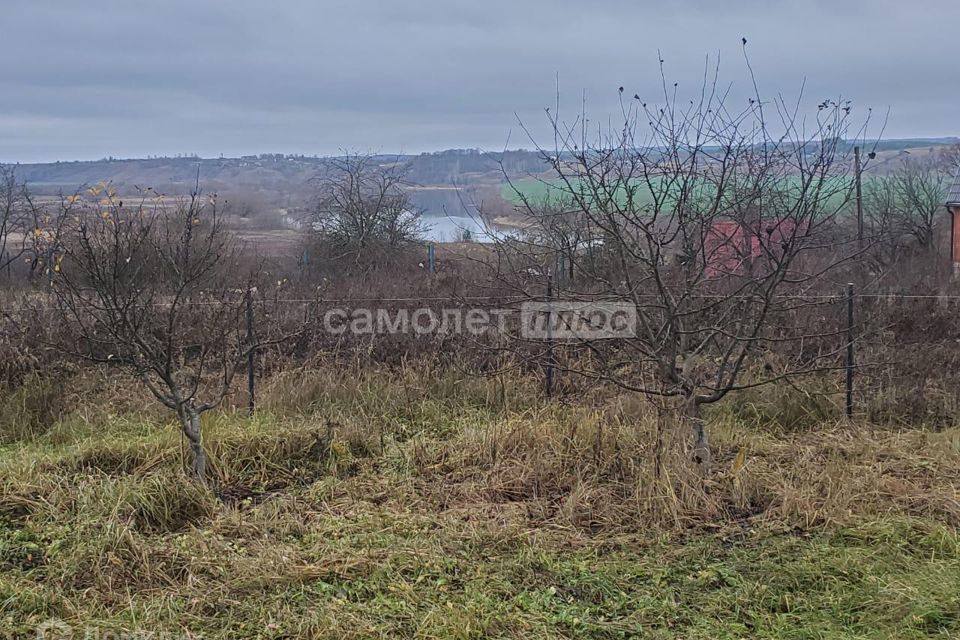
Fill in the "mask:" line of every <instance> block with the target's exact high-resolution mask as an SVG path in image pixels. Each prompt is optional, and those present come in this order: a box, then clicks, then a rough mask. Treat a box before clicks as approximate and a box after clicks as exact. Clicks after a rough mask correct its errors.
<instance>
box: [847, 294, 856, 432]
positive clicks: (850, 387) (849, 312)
mask: <svg viewBox="0 0 960 640" xmlns="http://www.w3.org/2000/svg"><path fill="white" fill-rule="evenodd" d="M853 367H854V360H853V283H852V282H848V283H847V419H850V418H852V417H853Z"/></svg>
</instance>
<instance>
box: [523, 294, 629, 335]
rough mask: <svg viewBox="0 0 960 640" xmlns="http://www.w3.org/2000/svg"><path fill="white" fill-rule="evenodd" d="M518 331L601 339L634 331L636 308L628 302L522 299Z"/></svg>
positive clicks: (528, 333) (526, 333)
mask: <svg viewBox="0 0 960 640" xmlns="http://www.w3.org/2000/svg"><path fill="white" fill-rule="evenodd" d="M520 335H521V336H522V337H524V338H528V339H531V340H551V339H552V340H563V341H580V340H604V339H614V338H631V337H634V336H636V335H637V309H636V307H634V306H633V305H632V304H631V303H629V302H583V301H578V300H557V301H554V302H524V303H523V304H521V305H520Z"/></svg>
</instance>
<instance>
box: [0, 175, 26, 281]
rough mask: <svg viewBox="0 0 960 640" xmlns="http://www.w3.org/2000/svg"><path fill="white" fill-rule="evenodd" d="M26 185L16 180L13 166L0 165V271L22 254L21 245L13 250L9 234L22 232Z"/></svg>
mask: <svg viewBox="0 0 960 640" xmlns="http://www.w3.org/2000/svg"><path fill="white" fill-rule="evenodd" d="M26 196H27V190H26V185H24V184H23V183H21V182H20V181H18V180H17V174H16V171H15V170H14V168H13V167H9V166H5V165H0V271H2V270H4V269H8V268H9V266H10V264H11V263H13V262H14V261H16V260H17V259H19V258H20V256H21V255H22V254H23V247H22V243H21V246H20V247H19V248H18V249H16V250H13V249H12V245H11V242H10V240H11V236H12V235H13V234H14V233H16V232H22V231H23V230H24V229H23V222H24V217H25V214H24V209H25V204H26V200H27V197H26Z"/></svg>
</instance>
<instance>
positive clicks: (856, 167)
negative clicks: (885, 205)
mask: <svg viewBox="0 0 960 640" xmlns="http://www.w3.org/2000/svg"><path fill="white" fill-rule="evenodd" d="M853 173H854V179H855V180H856V185H857V249H858V250H859V251H863V185H862V183H861V182H862V181H861V180H860V173H861V171H860V147H854V148H853Z"/></svg>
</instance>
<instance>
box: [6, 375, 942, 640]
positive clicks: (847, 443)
mask: <svg viewBox="0 0 960 640" xmlns="http://www.w3.org/2000/svg"><path fill="white" fill-rule="evenodd" d="M81 384H82V383H81ZM120 391H121V388H114V389H108V390H105V391H102V392H101V394H100V395H99V396H96V395H91V396H88V397H87V398H86V400H85V402H84V403H82V404H81V405H77V406H74V407H73V408H72V409H70V410H65V413H64V415H63V416H62V417H61V418H60V419H59V421H57V422H56V423H55V424H52V425H47V428H46V429H45V430H38V429H32V430H31V431H30V432H29V435H21V436H20V437H19V438H18V439H16V441H15V442H13V443H11V444H8V445H6V447H5V448H4V449H2V450H0V451H2V453H0V603H2V604H0V627H4V626H5V628H6V629H8V630H14V631H15V633H23V634H28V635H29V634H31V633H32V629H33V628H35V626H36V625H37V624H38V623H39V622H41V621H42V620H45V619H47V618H50V617H57V618H62V619H64V620H66V621H68V622H69V623H70V624H72V625H74V626H75V627H76V628H82V627H84V626H88V627H89V626H95V627H97V628H99V629H101V630H103V629H107V630H121V629H125V630H130V629H136V630H151V631H157V630H166V631H183V630H188V631H191V632H195V633H199V634H202V635H203V636H204V637H207V638H218V637H223V638H234V637H257V638H274V637H276V638H279V637H355V638H359V637H398V636H400V637H434V638H446V637H463V638H466V637H478V638H479V637H489V636H511V637H530V638H532V637H555V636H557V635H561V636H567V637H584V636H589V637H605V638H606V637H610V638H613V637H627V636H630V635H635V634H643V635H650V636H652V637H738V636H747V635H756V636H763V637H810V636H816V637H831V636H837V637H844V636H846V635H848V634H851V635H858V636H861V637H877V638H880V637H891V634H893V635H897V636H899V637H925V636H927V635H932V634H937V633H943V634H949V633H954V632H960V599H958V596H957V593H956V592H955V590H946V591H945V590H944V589H943V585H945V584H951V583H952V584H956V583H957V581H958V580H960V543H958V539H957V535H956V527H957V525H958V524H960V504H958V501H957V496H958V487H960V431H958V430H957V429H953V430H947V431H944V432H942V433H930V432H925V431H889V430H879V429H875V428H868V427H866V426H862V425H850V426H847V425H843V424H835V423H827V424H821V425H819V426H817V427H812V428H808V429H806V430H805V431H803V432H802V433H793V434H789V433H784V432H783V431H782V430H780V431H779V432H778V433H777V434H776V435H774V434H773V433H771V432H769V431H765V430H762V429H758V428H757V426H756V425H751V426H744V425H743V424H742V423H741V422H738V421H737V419H736V418H735V416H736V415H737V414H736V412H734V411H728V410H726V409H724V408H721V409H720V410H718V411H717V412H715V415H713V416H711V426H712V432H713V441H714V445H715V450H716V456H717V464H716V465H715V469H714V472H713V473H712V474H711V476H710V477H708V478H706V479H703V478H700V477H699V476H698V475H697V474H696V472H695V470H694V468H693V467H692V465H688V464H687V462H686V460H687V458H688V456H687V454H686V452H685V451H684V442H685V437H684V435H685V434H684V432H683V431H682V430H681V429H680V428H678V427H677V426H676V425H674V424H673V423H671V422H670V421H668V420H667V421H665V420H661V421H659V423H658V420H657V415H656V413H655V412H654V411H653V410H652V409H651V407H650V406H649V405H648V404H647V403H645V402H644V401H642V400H641V399H638V398H636V397H630V396H613V397H602V396H593V397H590V398H584V399H582V401H581V402H579V403H577V404H567V403H544V402H541V401H540V400H538V399H537V395H536V392H535V389H534V388H533V387H532V382H531V381H529V380H525V379H509V380H501V381H498V380H495V379H475V378H467V377H462V376H458V375H456V374H454V373H451V372H439V371H435V370H432V369H430V368H429V367H425V366H424V367H412V366H411V367H406V368H403V369H400V370H396V371H370V370H367V371H362V370H354V371H350V372H344V371H332V370H329V369H323V368H321V369H316V370H305V371H299V372H295V373H288V374H285V375H282V376H278V377H276V378H274V379H272V380H270V381H269V383H268V384H267V385H266V387H265V389H264V392H263V394H262V401H263V402H262V407H263V409H262V411H261V413H260V414H259V415H258V417H257V418H256V419H252V420H251V419H248V418H246V417H245V416H243V415H242V414H239V413H236V412H234V411H233V410H232V409H230V408H229V407H228V408H227V409H226V410H225V411H224V412H222V413H220V414H216V415H211V416H209V417H208V419H207V421H206V423H205V432H206V439H207V445H208V447H209V449H210V451H211V458H212V461H213V465H214V466H215V468H216V469H217V470H218V472H219V474H220V476H221V478H222V484H221V486H220V488H219V493H218V494H217V495H213V494H211V493H209V492H206V491H204V490H202V489H200V488H199V487H197V486H196V485H194V484H192V483H191V482H189V481H187V480H186V479H185V476H184V474H183V473H182V470H181V468H180V466H181V453H182V451H181V442H180V439H179V437H178V434H177V432H176V429H175V427H174V425H173V424H172V423H168V422H165V421H164V418H163V414H162V413H161V412H156V411H155V409H154V408H152V407H149V406H148V407H145V408H143V407H141V408H140V409H139V410H137V411H133V410H132V408H133V406H135V403H133V402H132V401H131V400H130V398H129V395H126V394H124V393H121V392H120ZM74 404H76V403H74ZM91 406H95V407H96V408H95V409H91V408H90V407H91ZM658 424H659V425H660V428H661V429H662V430H663V432H664V434H663V435H664V438H665V440H666V446H665V447H664V449H665V452H664V454H663V455H662V457H661V460H660V464H659V466H658V465H657V464H656V463H655V458H656V456H655V448H656V447H655V443H656V441H657V438H656V435H657V428H658ZM331 428H332V430H333V437H332V442H330V441H327V437H328V434H329V431H328V430H329V429H331ZM741 451H742V452H743V454H742V455H739V454H740V452H741ZM658 468H659V473H658Z"/></svg>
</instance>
